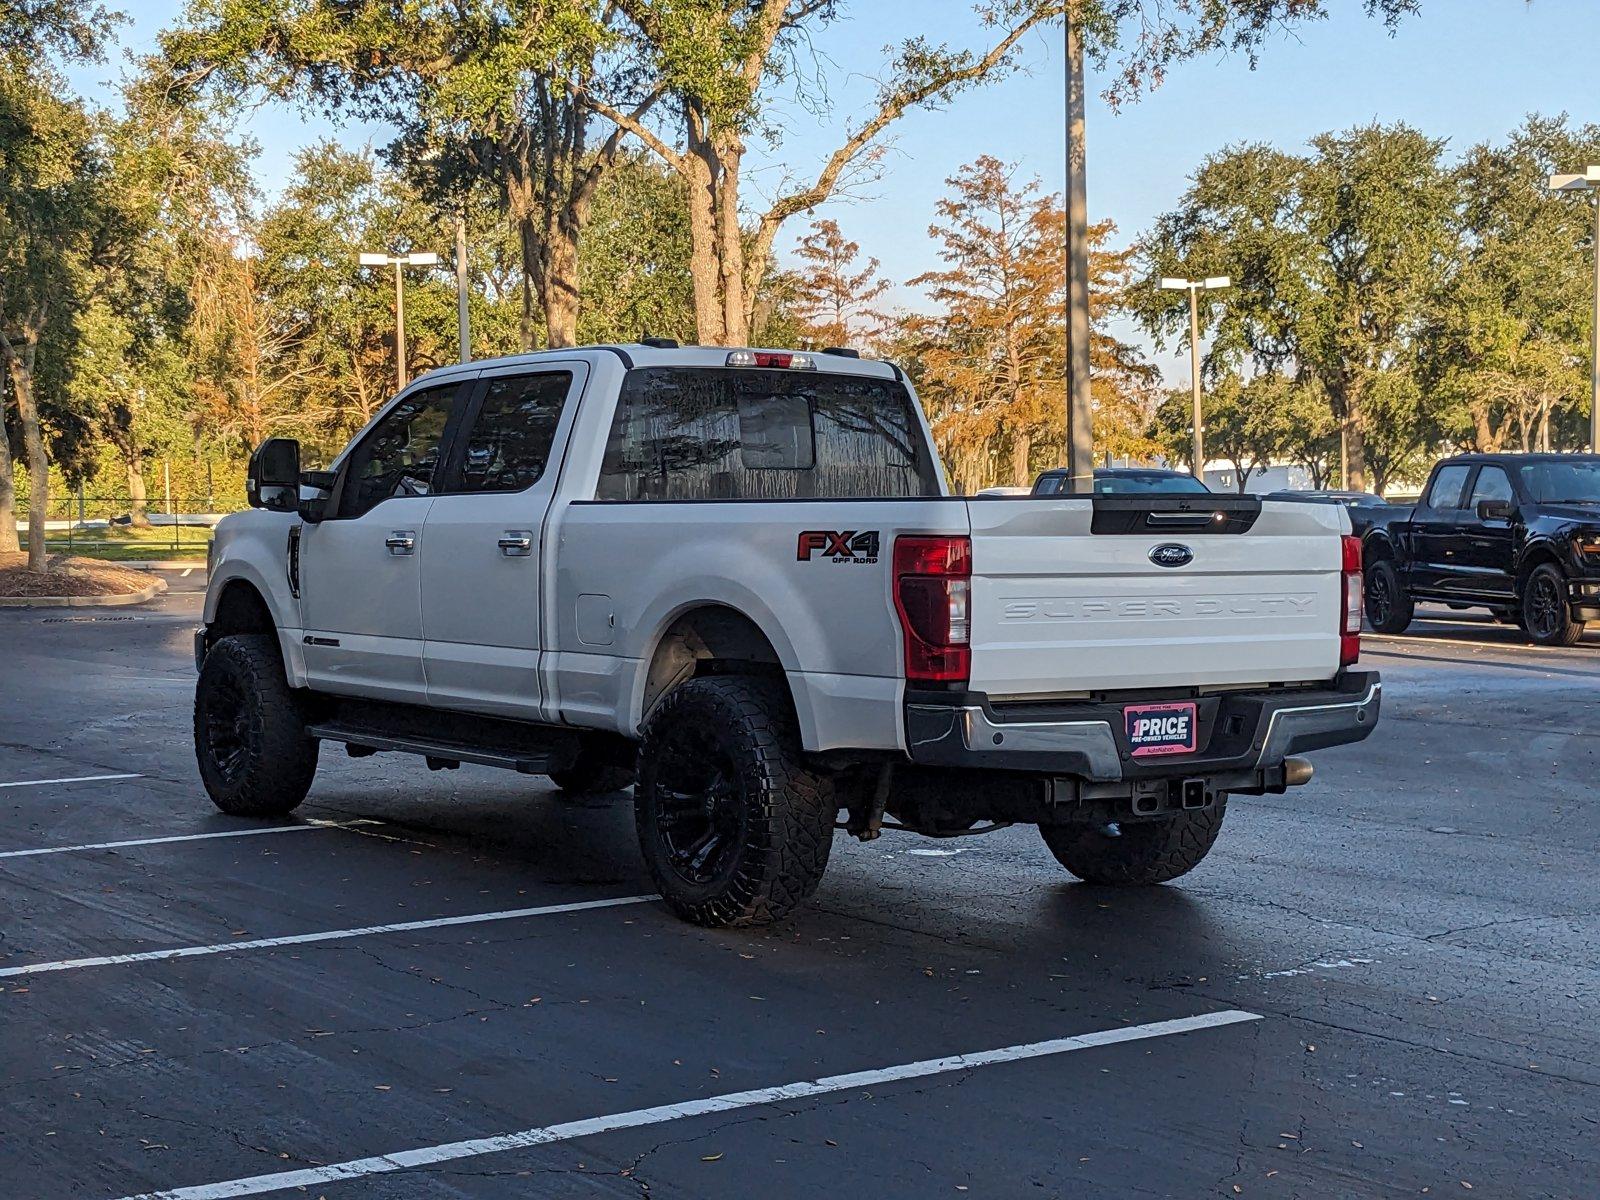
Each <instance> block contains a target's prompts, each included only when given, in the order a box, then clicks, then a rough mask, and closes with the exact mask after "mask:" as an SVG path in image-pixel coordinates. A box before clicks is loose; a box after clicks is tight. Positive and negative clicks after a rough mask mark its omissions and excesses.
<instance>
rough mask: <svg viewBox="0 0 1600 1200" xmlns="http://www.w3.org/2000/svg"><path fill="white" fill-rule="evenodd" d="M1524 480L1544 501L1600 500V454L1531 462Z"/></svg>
mask: <svg viewBox="0 0 1600 1200" xmlns="http://www.w3.org/2000/svg"><path fill="white" fill-rule="evenodd" d="M1522 482H1523V485H1524V486H1525V487H1526V488H1527V489H1528V491H1529V492H1530V493H1531V494H1532V495H1533V498H1534V499H1535V500H1536V501H1539V502H1540V503H1542V504H1561V503H1600V458H1578V459H1573V460H1571V461H1570V462H1540V463H1528V464H1527V465H1526V466H1524V467H1523V468H1522Z"/></svg>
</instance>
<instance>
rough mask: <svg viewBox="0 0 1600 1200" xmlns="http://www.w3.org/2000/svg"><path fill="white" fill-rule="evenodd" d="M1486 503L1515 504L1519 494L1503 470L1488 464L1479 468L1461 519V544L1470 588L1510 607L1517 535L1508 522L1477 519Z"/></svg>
mask: <svg viewBox="0 0 1600 1200" xmlns="http://www.w3.org/2000/svg"><path fill="white" fill-rule="evenodd" d="M1483 500H1505V501H1509V502H1510V503H1511V504H1513V505H1514V504H1516V502H1517V493H1516V490H1515V488H1513V486H1512V483H1511V476H1510V475H1508V474H1507V473H1506V470H1505V468H1504V467H1497V466H1495V465H1494V464H1493V463H1485V464H1484V465H1483V466H1481V467H1479V468H1478V475H1477V478H1476V479H1474V480H1473V483H1472V491H1471V493H1470V494H1469V495H1468V497H1467V507H1466V511H1465V512H1463V513H1462V515H1461V540H1462V542H1463V543H1464V546H1463V550H1462V553H1463V554H1465V555H1466V558H1467V568H1468V570H1469V571H1470V573H1471V581H1470V583H1469V585H1468V586H1469V587H1470V588H1471V589H1472V591H1473V592H1474V593H1476V594H1477V595H1479V596H1482V597H1485V598H1488V599H1495V600H1504V601H1506V602H1507V603H1508V604H1509V603H1510V602H1511V601H1512V599H1513V597H1514V596H1515V594H1516V586H1515V584H1516V580H1515V574H1514V572H1515V559H1516V554H1517V547H1516V532H1515V530H1514V528H1513V526H1512V522H1511V521H1510V520H1509V519H1507V518H1504V517H1496V518H1493V519H1491V520H1487V521H1486V520H1484V519H1483V518H1482V517H1480V516H1478V503H1479V502H1480V501H1483Z"/></svg>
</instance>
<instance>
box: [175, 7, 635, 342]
mask: <svg viewBox="0 0 1600 1200" xmlns="http://www.w3.org/2000/svg"><path fill="white" fill-rule="evenodd" d="M619 20H620V17H619V15H618V13H617V11H616V8H615V6H614V5H612V4H610V3H605V2H604V0H454V2H452V3H431V2H430V3H419V4H406V5H397V4H392V3H388V2H386V0H291V2H289V3H280V2H278V0H191V3H190V5H189V7H188V10H187V11H186V13H185V16H184V19H183V21H182V23H181V24H180V25H179V26H178V27H177V28H175V29H173V30H171V31H169V32H168V33H167V34H165V35H164V36H163V39H162V42H163V50H164V53H165V54H166V55H167V56H168V57H169V58H170V59H171V60H172V61H173V62H174V63H176V64H179V65H180V66H182V67H184V68H185V69H187V70H189V71H190V72H191V75H192V78H193V79H194V80H195V81H197V82H199V81H204V80H206V79H208V78H210V79H212V80H220V81H222V83H223V84H224V86H227V87H231V88H241V87H242V88H249V89H251V90H261V91H264V92H265V93H266V94H268V95H270V96H273V97H276V98H279V99H286V100H293V101H296V102H299V103H301V104H304V105H306V106H308V107H312V108H315V109H317V110H319V111H326V112H332V113H335V114H337V113H340V112H342V111H346V110H349V111H352V112H354V113H355V114H357V115H359V116H363V117H368V118H372V119H377V120H382V121H386V122H389V123H391V124H393V125H395V126H397V127H398V128H399V129H400V131H401V135H400V137H399V138H398V139H397V141H396V143H395V146H394V147H393V151H394V154H395V156H396V158H397V159H399V160H404V161H407V162H409V164H410V165H411V166H412V167H413V168H414V169H415V170H416V171H417V173H418V174H422V175H427V176H429V177H430V178H431V179H432V180H433V181H434V184H435V187H434V199H436V200H437V201H438V202H439V203H440V204H441V205H444V206H454V205H459V204H461V203H464V199H463V197H464V195H466V194H468V193H470V192H471V191H472V187H473V184H474V183H475V182H476V181H479V180H483V179H487V180H491V181H493V182H494V184H495V185H496V187H497V189H498V190H499V193H500V196H501V201H502V208H503V212H504V213H505V215H506V216H507V217H508V218H509V219H510V221H511V222H512V224H513V226H514V228H515V229H516V232H517V237H518V240H519V242H520V244H521V248H522V267H523V288H522V295H523V310H522V343H523V346H524V348H527V349H531V348H532V347H533V345H534V343H535V341H536V330H535V326H536V322H537V320H538V317H539V314H540V313H541V312H542V313H543V317H544V323H545V339H546V342H547V344H549V345H552V346H568V345H572V344H573V343H574V341H575V339H576V336H577V323H578V316H579V298H580V294H581V289H580V285H579V280H578V247H579V241H580V238H581V235H582V230H583V226H584V224H585V222H586V221H587V219H588V212H589V208H590V206H591V205H592V203H593V199H594V194H595V189H596V188H597V187H598V185H599V182H600V180H601V179H602V178H603V176H604V175H605V173H606V172H607V171H608V170H609V169H610V168H611V167H612V166H613V165H614V164H615V162H616V159H617V156H618V154H619V153H620V150H621V141H622V133H621V132H620V131H619V130H617V129H614V128H611V129H608V128H607V127H605V126H604V123H603V122H598V123H597V122H596V120H595V117H596V113H597V109H596V107H595V103H594V101H597V100H603V101H604V102H605V103H606V104H607V105H608V106H609V105H615V106H616V107H617V110H618V111H620V112H622V113H625V114H627V115H628V116H629V117H630V118H631V119H642V118H643V117H644V116H645V115H646V114H647V113H648V111H649V109H650V106H651V105H652V104H653V103H654V102H655V99H656V93H655V92H653V91H652V90H651V89H650V88H649V87H648V86H642V87H641V86H636V84H637V78H638V72H637V71H636V70H634V66H633V60H632V58H631V57H630V56H629V55H628V54H627V53H626V52H625V51H624V52H618V50H617V48H618V46H619V45H621V44H622V43H621V41H620V38H619V33H618V30H617V28H616V25H617V23H618V21H619ZM596 138H598V144H596V141H595V139H596Z"/></svg>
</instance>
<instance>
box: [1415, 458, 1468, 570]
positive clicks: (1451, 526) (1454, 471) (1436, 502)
mask: <svg viewBox="0 0 1600 1200" xmlns="http://www.w3.org/2000/svg"><path fill="white" fill-rule="evenodd" d="M1471 472H1472V468H1471V467H1470V466H1468V465H1467V464H1465V463H1451V464H1449V465H1446V466H1442V467H1440V468H1439V469H1438V470H1437V471H1435V472H1434V475H1433V483H1432V485H1431V486H1429V488H1428V494H1427V495H1425V496H1424V497H1423V498H1422V503H1420V504H1418V505H1417V507H1416V511H1415V512H1413V513H1412V515H1411V589H1412V591H1414V592H1428V593H1432V594H1435V595H1447V594H1449V593H1451V592H1458V591H1460V590H1461V584H1462V578H1463V575H1464V573H1465V571H1466V563H1465V561H1464V560H1463V559H1462V557H1461V555H1460V554H1459V553H1458V549H1459V548H1458V546H1457V544H1456V531H1457V529H1458V527H1459V523H1460V519H1461V504H1462V498H1463V496H1464V495H1465V493H1466V487H1467V476H1468V475H1469V474H1471Z"/></svg>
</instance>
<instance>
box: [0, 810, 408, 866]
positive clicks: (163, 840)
mask: <svg viewBox="0 0 1600 1200" xmlns="http://www.w3.org/2000/svg"><path fill="white" fill-rule="evenodd" d="M382 824H383V822H382V821H372V820H367V819H365V818H360V819H357V820H354V821H315V820H313V821H306V822H305V823H303V824H300V825H270V826H267V827H266V828H264V829H225V830H222V831H220V832H217V833H177V834H169V835H167V836H165V837H147V838H128V839H126V840H124V841H120V842H84V843H81V844H79V845H76V846H42V847H39V848H37V849H33V850H0V858H33V857H35V856H37V855H40V854H72V853H74V852H77V851H81V850H121V849H123V848H125V847H128V846H163V845H167V844H168V843H171V842H204V841H210V840H212V839H214V838H236V837H258V836H260V835H261V834H265V833H310V832H314V831H315V830H318V829H350V828H352V827H354V826H357V825H382Z"/></svg>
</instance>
